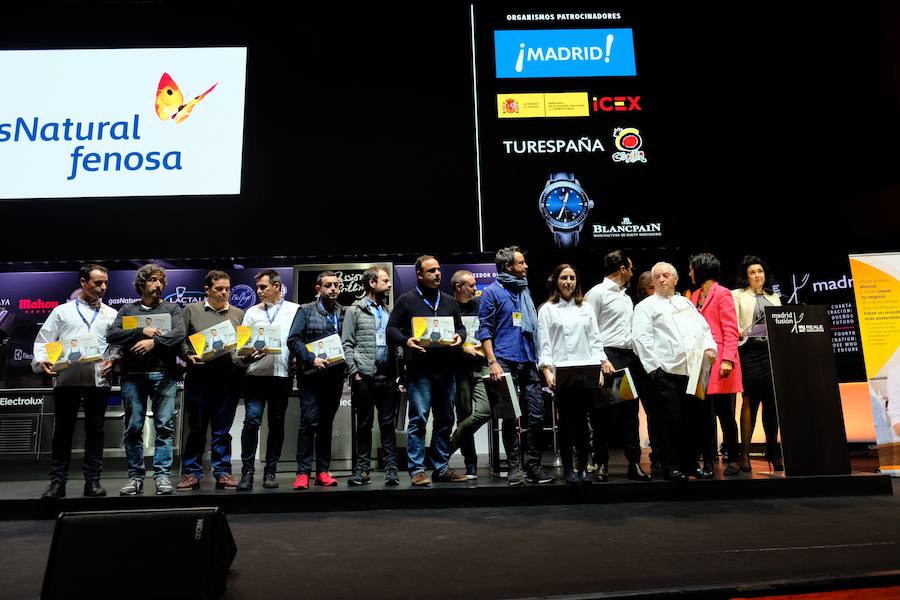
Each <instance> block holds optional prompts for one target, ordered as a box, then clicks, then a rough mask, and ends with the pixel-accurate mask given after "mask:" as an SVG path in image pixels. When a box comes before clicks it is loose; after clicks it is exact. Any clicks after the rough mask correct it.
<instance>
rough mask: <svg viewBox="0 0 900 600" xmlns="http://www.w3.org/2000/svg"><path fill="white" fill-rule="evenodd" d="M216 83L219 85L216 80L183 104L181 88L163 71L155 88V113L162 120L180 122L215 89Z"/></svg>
mask: <svg viewBox="0 0 900 600" xmlns="http://www.w3.org/2000/svg"><path fill="white" fill-rule="evenodd" d="M217 85H219V84H218V82H216V83H214V84H213V86H212V87H211V88H209V89H208V90H206V91H205V92H203V93H202V94H200V95H199V96H196V97H195V98H194V99H193V100H191V101H190V102H188V103H187V104H185V102H184V94H182V93H181V88H179V87H178V84H177V83H175V80H174V79H172V78H171V77H170V76H169V74H168V73H163V74H162V77H160V78H159V87H157V88H156V114H157V115H159V118H160V120H162V121H168V120H169V119H172V120H174V121H175V123H181V122H182V121H184V120H185V119H187V118H188V117H189V116H191V111H192V110H194V107H195V106H197V104H198V103H199V102H200V101H201V100H203V99H204V98H206V95H207V94H209V93H210V92H211V91H213V90H214V89H216V86H217Z"/></svg>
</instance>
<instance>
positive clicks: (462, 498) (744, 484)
mask: <svg viewBox="0 0 900 600" xmlns="http://www.w3.org/2000/svg"><path fill="white" fill-rule="evenodd" d="M547 462H548V461H546V460H545V464H547ZM855 463H856V468H857V469H859V470H855V471H854V472H853V474H851V475H846V476H828V477H785V476H784V474H783V473H775V472H771V471H770V470H769V465H768V463H766V462H765V461H762V460H754V461H753V472H752V473H742V474H740V475H737V476H732V477H725V476H723V475H722V468H723V465H721V464H717V465H716V476H715V478H714V479H710V480H694V479H692V480H691V481H690V482H688V483H686V484H675V483H672V482H668V481H665V480H663V479H662V478H654V480H653V481H651V482H635V481H631V480H628V479H626V478H625V476H624V473H625V467H626V464H625V462H624V460H623V459H621V458H618V460H615V461H613V462H611V464H610V479H609V481H607V482H604V483H594V484H593V485H590V486H578V487H570V486H567V485H566V484H565V483H564V482H563V478H562V469H551V473H553V474H554V475H555V476H556V481H555V482H554V483H552V484H548V485H536V484H534V485H533V484H529V485H527V486H517V487H510V486H508V485H507V484H506V480H505V479H503V478H498V477H492V476H491V475H490V474H489V473H488V470H487V469H486V468H485V469H480V470H479V477H478V479H477V480H472V481H468V482H466V483H435V484H432V485H431V486H430V487H427V488H413V487H412V486H411V485H410V483H409V476H408V475H407V474H405V473H401V479H400V485H399V486H396V487H386V486H385V485H384V476H383V474H382V473H381V472H380V471H373V473H372V483H371V484H369V485H366V486H361V487H348V486H347V478H348V476H349V473H336V475H337V479H338V482H339V484H338V486H337V487H331V488H324V487H319V486H314V485H311V486H310V488H309V489H308V490H303V491H295V490H294V489H292V487H291V484H292V483H293V479H294V477H293V474H291V473H288V472H282V473H279V474H278V477H277V480H278V482H279V484H280V487H278V488H277V489H263V487H262V477H261V471H258V473H257V474H258V477H257V481H256V483H255V486H254V488H253V490H252V491H250V492H237V491H234V490H217V489H215V481H214V480H213V479H212V478H211V477H210V476H209V475H207V476H206V477H204V478H203V480H202V482H201V486H200V489H198V490H194V491H189V492H176V493H174V494H172V495H170V496H157V495H155V489H154V486H153V480H152V478H151V477H148V478H147V479H146V480H145V487H144V494H143V495H141V496H134V497H128V496H126V497H123V496H119V495H118V490H119V487H120V486H122V485H124V484H125V482H126V475H127V474H126V473H125V472H124V471H115V470H108V471H106V472H104V477H103V480H102V484H103V486H104V487H105V488H106V490H107V494H108V495H107V496H106V497H103V498H85V497H83V496H82V486H83V481H82V480H81V479H80V477H79V476H80V472H79V470H78V466H79V465H78V464H77V461H75V462H73V470H72V472H73V473H74V475H75V477H74V478H71V479H70V481H69V484H68V485H67V490H66V491H67V497H66V498H64V499H60V500H42V499H40V494H41V492H42V491H43V489H44V487H45V486H46V485H47V480H46V479H42V478H39V477H40V475H38V476H37V477H35V476H34V475H33V474H31V475H29V476H26V475H25V474H20V475H17V476H16V479H11V478H10V476H7V478H6V479H7V480H6V481H2V482H0V519H5V520H13V519H53V518H56V516H57V515H58V514H59V513H60V512H63V511H69V512H71V511H85V510H130V509H135V510H142V509H148V508H185V507H199V506H219V507H221V508H222V509H223V510H224V511H225V512H226V513H227V514H251V513H291V512H331V511H372V510H385V509H391V510H403V509H422V508H434V509H440V508H475V507H483V508H489V507H503V506H551V505H567V504H614V503H631V502H671V501H711V500H734V501H742V500H759V499H774V498H800V497H826V496H872V495H891V494H892V488H891V478H890V477H888V476H886V475H879V474H875V473H871V472H864V471H863V470H862V469H863V468H867V467H866V465H860V464H859V461H855ZM284 466H287V465H286V463H285V464H284ZM643 466H644V469H645V471H647V472H649V465H647V464H644V465H643ZM177 479H178V478H176V477H173V482H176V481H177Z"/></svg>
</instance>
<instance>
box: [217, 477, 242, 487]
mask: <svg viewBox="0 0 900 600" xmlns="http://www.w3.org/2000/svg"><path fill="white" fill-rule="evenodd" d="M237 483H238V482H237V481H235V479H234V477H232V476H231V473H225V474H224V475H222V476H221V477H219V478H218V479H216V489H217V490H233V489H235V488H236V487H237Z"/></svg>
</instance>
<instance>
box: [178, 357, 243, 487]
mask: <svg viewBox="0 0 900 600" xmlns="http://www.w3.org/2000/svg"><path fill="white" fill-rule="evenodd" d="M240 392H241V378H240V377H239V376H237V375H235V374H229V373H221V374H219V373H217V374H214V376H211V375H207V374H200V375H198V374H197V373H189V374H188V376H187V379H186V381H185V385H184V400H185V406H186V408H187V419H188V427H189V428H190V432H189V433H188V436H187V440H186V441H185V443H184V451H183V452H182V454H181V472H182V473H183V474H185V475H193V476H195V477H196V478H197V479H202V478H203V453H204V451H205V450H206V430H207V429H212V434H211V435H210V442H209V454H210V463H211V464H212V474H213V477H215V478H216V479H218V478H219V477H222V476H223V475H228V474H230V473H231V433H229V432H230V431H231V425H232V423H234V413H235V411H236V410H237V405H238V398H239V397H240ZM210 426H211V427H210Z"/></svg>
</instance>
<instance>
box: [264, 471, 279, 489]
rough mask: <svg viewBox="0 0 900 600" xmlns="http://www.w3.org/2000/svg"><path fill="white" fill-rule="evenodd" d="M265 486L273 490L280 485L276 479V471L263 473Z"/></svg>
mask: <svg viewBox="0 0 900 600" xmlns="http://www.w3.org/2000/svg"><path fill="white" fill-rule="evenodd" d="M263 487H264V488H266V489H267V490H272V489H275V488H277V487H278V482H277V481H275V471H266V472H265V473H263Z"/></svg>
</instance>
